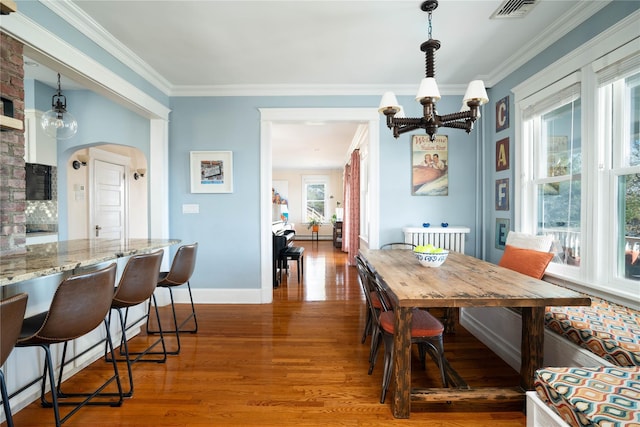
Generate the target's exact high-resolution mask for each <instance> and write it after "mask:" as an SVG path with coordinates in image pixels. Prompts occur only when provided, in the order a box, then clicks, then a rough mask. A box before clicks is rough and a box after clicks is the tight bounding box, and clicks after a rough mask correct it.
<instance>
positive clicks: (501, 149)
mask: <svg viewBox="0 0 640 427" xmlns="http://www.w3.org/2000/svg"><path fill="white" fill-rule="evenodd" d="M506 170H509V138H504V139H501V140H500V141H498V142H496V171H506Z"/></svg>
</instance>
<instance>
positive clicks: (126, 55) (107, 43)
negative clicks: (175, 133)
mask: <svg viewBox="0 0 640 427" xmlns="http://www.w3.org/2000/svg"><path fill="white" fill-rule="evenodd" d="M40 1H41V3H42V4H43V5H45V6H46V7H48V8H49V9H50V10H52V11H53V12H54V13H55V14H57V15H58V16H60V17H61V18H62V19H64V20H65V21H66V22H68V23H69V24H70V25H71V26H73V27H74V28H76V29H77V30H78V31H80V32H81V33H82V34H84V35H85V36H87V37H88V38H89V39H91V40H93V41H94V42H95V43H97V44H98V45H100V46H101V47H102V48H103V49H105V50H106V51H107V52H109V53H110V54H111V55H113V56H114V57H115V58H117V59H118V60H119V61H121V62H122V63H123V64H125V65H126V66H127V67H129V68H130V69H131V70H133V71H134V72H136V73H137V74H139V75H140V76H141V77H142V78H144V79H145V80H147V81H148V82H149V83H150V84H152V85H154V86H155V87H156V88H158V89H159V90H160V91H162V92H163V93H164V94H165V95H167V96H175V97H189V96H323V95H338V96H354V95H381V94H382V93H384V92H386V91H388V90H391V91H393V92H395V93H396V94H397V95H414V94H415V93H416V91H417V87H418V83H419V81H418V80H416V84H415V85H406V84H405V85H392V86H382V85H357V84H356V85H346V84H338V85H289V84H278V85H259V84H250V85H182V86H181V85H172V84H171V83H170V82H169V81H168V80H167V79H165V78H164V77H163V76H162V75H161V74H160V73H158V72H157V71H156V70H155V69H153V68H152V67H151V66H150V65H149V64H147V63H146V62H145V61H143V60H142V59H141V58H140V57H139V56H137V55H136V54H135V53H134V52H133V51H131V50H130V49H129V48H128V47H127V46H125V45H124V44H122V43H121V42H120V41H119V40H117V39H116V38H114V37H113V36H112V35H111V34H110V33H109V32H107V31H106V30H105V29H104V28H103V27H102V26H100V25H99V24H98V23H97V22H96V21H95V20H93V19H92V18H91V17H90V16H89V15H87V14H86V13H85V12H84V11H83V10H82V9H80V8H79V7H78V6H76V5H75V4H74V3H73V2H71V1H69V0H55V1H54V0H40ZM407 1H408V0H407ZM611 1H612V0H599V1H590V2H581V3H580V4H578V5H576V6H575V7H574V8H573V9H571V10H570V11H569V12H567V13H566V14H564V15H563V16H562V17H561V18H560V19H558V20H556V21H555V22H554V23H552V24H551V25H550V26H549V27H548V28H547V29H546V31H545V32H544V33H541V34H540V35H539V36H538V37H536V38H534V39H532V40H531V41H530V42H529V43H527V44H526V45H524V46H522V48H521V49H520V51H519V52H518V53H516V54H514V55H513V56H511V57H510V58H509V59H507V60H506V61H505V63H504V64H502V65H501V66H500V67H499V68H498V69H496V72H495V73H493V74H490V75H487V76H479V77H478V78H480V79H482V80H484V82H485V85H486V86H487V87H488V88H490V87H492V86H494V85H495V84H496V83H498V82H500V81H501V80H503V79H504V78H506V77H507V76H508V75H510V74H511V73H513V72H515V71H516V70H517V69H519V68H520V67H522V66H523V65H525V64H526V63H527V62H529V61H530V60H531V59H533V58H535V57H536V56H537V55H538V54H540V53H542V52H543V51H544V50H545V49H547V48H548V47H549V46H551V45H552V44H553V43H555V42H556V41H558V40H559V39H560V38H561V37H563V36H564V35H566V34H567V33H569V32H570V31H571V30H573V29H575V28H576V27H577V26H578V25H580V24H581V23H583V22H584V21H586V20H587V19H589V18H590V17H592V16H593V15H595V14H596V13H597V12H598V11H600V10H601V9H602V8H604V7H605V6H607V5H608V4H609V3H610V2H611ZM465 89H466V86H463V85H448V86H444V87H440V92H441V94H442V95H462V94H464V91H465Z"/></svg>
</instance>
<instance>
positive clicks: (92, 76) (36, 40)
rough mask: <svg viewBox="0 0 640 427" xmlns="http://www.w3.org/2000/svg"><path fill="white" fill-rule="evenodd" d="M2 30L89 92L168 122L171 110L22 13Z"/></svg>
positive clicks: (7, 22)
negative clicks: (91, 91)
mask: <svg viewBox="0 0 640 427" xmlns="http://www.w3.org/2000/svg"><path fill="white" fill-rule="evenodd" d="M0 29H1V30H2V31H4V32H6V33H7V34H9V35H11V36H12V37H13V38H15V39H17V40H20V41H21V42H22V43H23V44H24V53H25V55H27V56H29V57H31V58H33V59H34V60H36V61H38V62H40V63H42V64H43V65H45V66H47V67H49V68H51V69H52V70H54V71H58V72H61V73H62V74H65V75H67V76H68V77H69V78H71V79H72V80H74V81H76V82H77V83H79V84H81V85H83V86H84V87H86V88H87V89H89V90H93V91H94V92H96V93H98V94H101V95H103V96H105V97H106V98H108V99H111V100H112V101H115V102H117V103H119V104H120V105H124V106H125V107H127V108H129V109H132V110H133V111H136V112H137V113H138V114H141V115H142V116H144V117H149V118H162V119H165V120H166V119H168V117H169V113H170V111H171V110H170V109H169V108H168V107H167V106H165V105H164V104H162V103H160V102H159V101H158V100H156V99H155V98H153V97H151V96H149V95H148V94H147V93H145V92H143V91H142V90H140V89H139V88H137V87H136V86H134V85H132V84H131V83H129V82H128V81H126V80H125V79H123V78H122V77H120V76H118V75H116V74H115V73H113V72H112V71H111V70H110V69H108V68H106V67H105V66H104V65H102V64H100V63H99V62H97V61H96V60H94V59H93V58H91V57H89V56H87V55H85V54H84V53H83V52H80V51H78V50H77V49H76V48H75V47H74V46H72V45H70V44H69V43H67V42H66V41H64V40H62V39H60V38H59V37H58V36H57V35H56V34H54V33H52V32H51V31H50V30H49V29H47V28H44V27H42V26H41V25H39V24H37V23H36V22H34V21H32V20H31V19H29V18H28V17H26V16H25V15H23V14H21V13H20V12H19V11H18V12H16V13H14V14H12V15H11V19H6V20H3V21H2V25H0Z"/></svg>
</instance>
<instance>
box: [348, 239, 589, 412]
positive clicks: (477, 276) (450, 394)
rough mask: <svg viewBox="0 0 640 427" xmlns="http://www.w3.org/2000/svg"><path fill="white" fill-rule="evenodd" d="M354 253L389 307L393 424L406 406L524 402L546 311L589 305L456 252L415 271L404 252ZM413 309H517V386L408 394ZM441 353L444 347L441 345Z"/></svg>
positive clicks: (539, 351) (580, 297)
mask: <svg viewBox="0 0 640 427" xmlns="http://www.w3.org/2000/svg"><path fill="white" fill-rule="evenodd" d="M360 253H361V255H362V256H363V258H364V259H365V260H366V262H367V264H368V265H369V267H370V268H371V269H372V270H373V271H374V272H375V274H376V275H377V276H378V277H379V278H380V279H381V281H382V283H383V285H384V286H385V287H386V288H387V290H388V293H389V295H390V297H391V298H393V299H394V302H395V306H396V309H395V331H396V334H395V336H394V348H393V352H394V354H393V358H394V364H393V374H392V377H393V383H392V385H391V390H393V399H392V401H391V409H392V412H393V415H394V416H395V417H396V418H409V414H410V411H411V403H412V402H434V401H441V402H442V401H444V402H451V401H456V400H471V399H479V400H483V401H487V402H490V401H494V402H498V401H499V399H504V398H505V396H508V395H509V394H510V393H512V392H513V393H515V394H519V395H520V397H521V398H522V399H524V390H531V389H532V388H533V379H534V373H535V370H536V369H539V368H541V367H542V363H543V362H542V357H543V351H544V310H545V307H546V306H555V305H562V306H571V305H589V304H590V299H589V298H588V297H585V296H583V295H581V294H579V293H577V292H574V291H572V290H569V289H565V288H562V287H559V286H556V285H553V284H551V283H547V282H544V281H541V280H537V279H533V278H531V277H529V276H526V275H523V274H520V273H517V272H515V271H512V270H509V269H506V268H503V267H500V266H498V265H495V264H491V263H489V262H486V261H482V260H480V259H477V258H474V257H471V256H468V255H464V254H461V253H457V252H450V253H449V255H448V258H447V260H446V261H445V262H444V264H442V265H441V266H440V267H436V268H429V267H423V266H421V265H420V264H419V263H418V261H417V259H416V258H415V256H414V254H413V253H412V251H410V250H367V249H360ZM414 307H418V308H432V307H439V308H456V309H457V308H460V307H520V308H521V309H522V343H521V360H522V363H521V367H520V384H519V385H517V387H516V388H514V389H511V391H507V390H506V389H505V391H504V392H503V391H502V390H495V389H491V390H483V389H468V390H464V391H463V390H460V389H453V388H452V389H428V390H418V389H412V388H411V330H410V329H411V328H410V325H411V313H412V309H413V308H414ZM444 348H445V353H446V351H447V343H446V339H445V343H444Z"/></svg>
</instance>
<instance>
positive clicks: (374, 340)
mask: <svg viewBox="0 0 640 427" xmlns="http://www.w3.org/2000/svg"><path fill="white" fill-rule="evenodd" d="M380 335H382V331H381V330H380V328H379V327H378V326H377V325H373V328H372V330H371V350H370V351H369V372H368V374H369V375H371V374H372V373H373V368H374V367H375V366H376V360H377V359H378V349H379V348H380Z"/></svg>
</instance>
